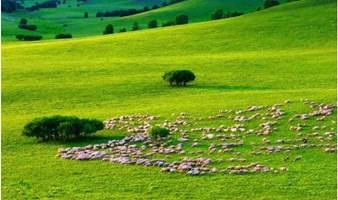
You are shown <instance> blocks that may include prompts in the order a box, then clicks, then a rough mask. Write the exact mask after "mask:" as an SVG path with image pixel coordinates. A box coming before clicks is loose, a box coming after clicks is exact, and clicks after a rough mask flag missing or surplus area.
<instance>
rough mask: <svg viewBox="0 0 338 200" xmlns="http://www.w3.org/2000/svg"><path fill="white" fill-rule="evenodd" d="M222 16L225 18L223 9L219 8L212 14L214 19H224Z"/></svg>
mask: <svg viewBox="0 0 338 200" xmlns="http://www.w3.org/2000/svg"><path fill="white" fill-rule="evenodd" d="M222 18H224V11H223V9H218V10H216V11H215V12H213V13H212V15H211V19H212V20H217V19H222Z"/></svg>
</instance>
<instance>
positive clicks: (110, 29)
mask: <svg viewBox="0 0 338 200" xmlns="http://www.w3.org/2000/svg"><path fill="white" fill-rule="evenodd" d="M113 33H114V26H113V25H112V24H108V25H107V26H106V28H105V29H104V31H103V34H104V35H106V34H113Z"/></svg>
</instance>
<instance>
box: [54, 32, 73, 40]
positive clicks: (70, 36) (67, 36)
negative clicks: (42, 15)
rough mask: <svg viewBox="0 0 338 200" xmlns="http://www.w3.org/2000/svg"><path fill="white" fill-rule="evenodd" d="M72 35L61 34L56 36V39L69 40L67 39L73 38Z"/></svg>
mask: <svg viewBox="0 0 338 200" xmlns="http://www.w3.org/2000/svg"><path fill="white" fill-rule="evenodd" d="M72 37H73V36H72V34H69V33H60V34H57V35H55V39H67V38H72Z"/></svg>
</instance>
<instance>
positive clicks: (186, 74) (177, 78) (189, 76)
mask: <svg viewBox="0 0 338 200" xmlns="http://www.w3.org/2000/svg"><path fill="white" fill-rule="evenodd" d="M162 78H163V80H165V81H167V82H169V84H170V85H176V86H185V85H186V84H187V83H188V82H190V81H194V80H195V78H196V76H195V74H194V73H193V72H191V71H189V70H174V71H170V72H166V73H165V74H164V75H163V76H162Z"/></svg>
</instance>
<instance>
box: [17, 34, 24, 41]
mask: <svg viewBox="0 0 338 200" xmlns="http://www.w3.org/2000/svg"><path fill="white" fill-rule="evenodd" d="M23 37H24V35H22V34H19V35H16V39H17V40H23Z"/></svg>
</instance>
